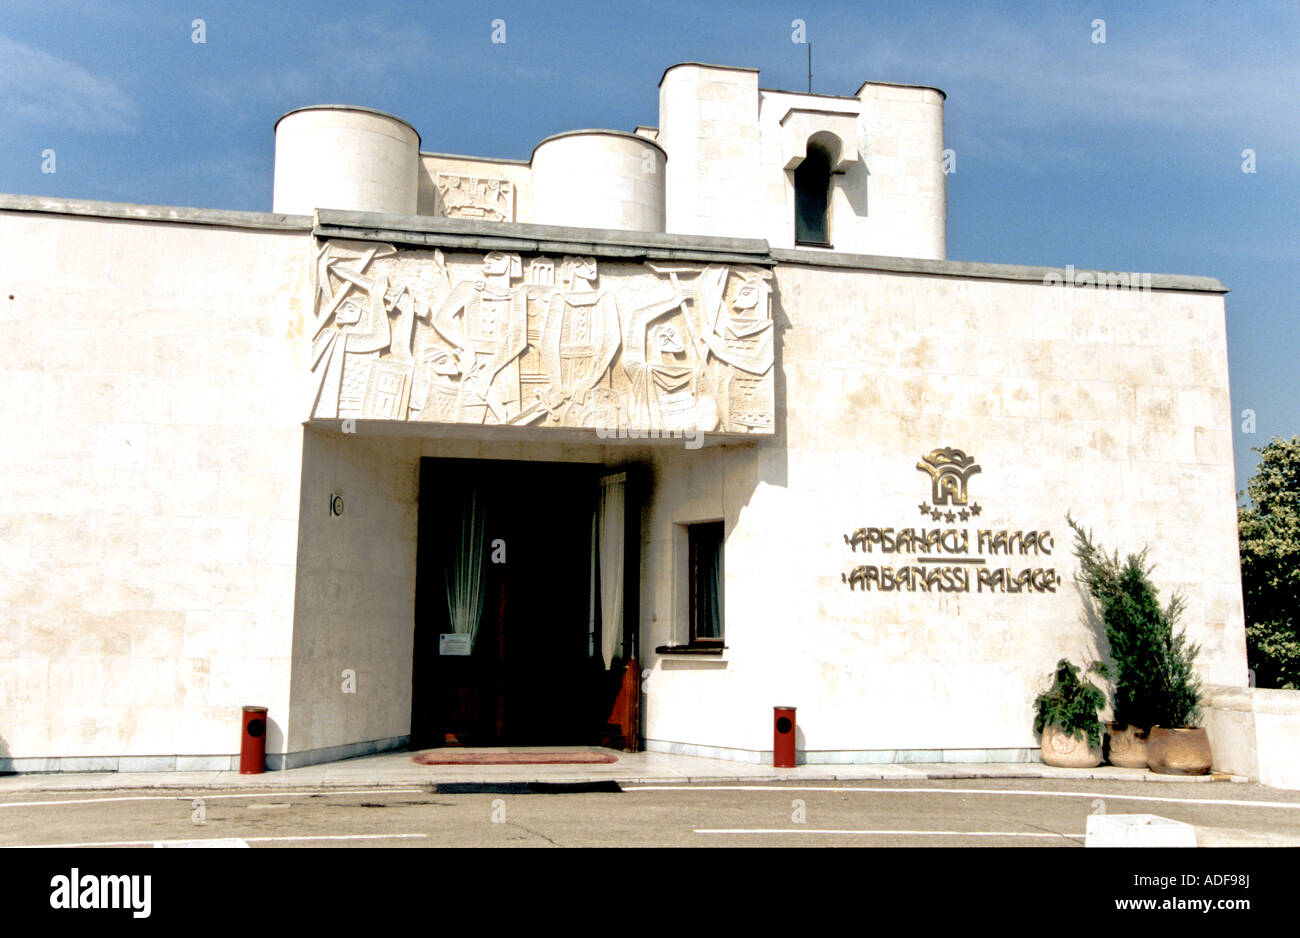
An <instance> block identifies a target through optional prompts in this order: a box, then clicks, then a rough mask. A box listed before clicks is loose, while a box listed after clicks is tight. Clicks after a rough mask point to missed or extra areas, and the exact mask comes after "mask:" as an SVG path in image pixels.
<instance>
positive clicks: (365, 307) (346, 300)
mask: <svg viewBox="0 0 1300 938" xmlns="http://www.w3.org/2000/svg"><path fill="white" fill-rule="evenodd" d="M385 249H386V250H385ZM335 252H337V253H335ZM395 253H396V251H395V250H394V249H393V248H392V247H391V246H389V245H377V246H376V245H366V246H365V247H364V248H363V249H361V250H359V251H358V252H355V253H354V252H351V251H348V250H347V248H346V247H340V246H338V245H335V244H333V243H331V244H327V245H326V246H325V247H324V248H323V249H322V251H321V252H320V254H319V255H318V257H317V271H318V273H317V278H318V279H317V284H316V289H317V305H318V309H321V310H322V311H321V313H320V315H319V316H318V318H317V320H316V327H315V331H314V333H313V335H312V371H318V372H319V373H320V378H319V380H318V382H317V385H316V397H315V400H314V402H313V410H312V413H313V416H316V417H320V418H324V419H333V418H338V417H359V416H362V413H361V405H362V402H363V400H364V399H365V388H366V387H367V385H368V384H369V381H370V370H371V367H372V365H373V363H374V360H375V359H376V358H377V357H378V355H379V353H380V352H381V351H382V350H384V349H387V348H388V347H389V345H390V344H391V343H392V329H391V326H390V323H389V321H388V309H387V308H386V306H385V295H386V293H387V290H388V282H387V280H385V279H384V278H383V277H382V276H381V277H379V278H377V279H371V278H369V277H366V276H365V271H366V269H367V267H369V265H370V263H371V262H372V261H373V260H374V259H375V258H376V257H377V256H386V255H391V254H395ZM347 261H351V262H352V265H351V266H345V262H347ZM331 275H334V276H333V279H332V278H331ZM334 280H340V281H342V282H341V283H340V284H339V285H338V287H337V289H336V288H335V285H334ZM358 289H359V290H360V291H361V294H362V295H361V296H359V295H358V294H357V292H356V291H357V290H358ZM401 416H403V417H405V414H404V413H403V414H402V415H401Z"/></svg>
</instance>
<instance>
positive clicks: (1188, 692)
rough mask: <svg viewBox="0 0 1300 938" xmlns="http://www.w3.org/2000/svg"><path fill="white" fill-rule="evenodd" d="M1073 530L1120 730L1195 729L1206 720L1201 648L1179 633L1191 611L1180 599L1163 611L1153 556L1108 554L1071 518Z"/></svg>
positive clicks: (1080, 578) (1175, 598) (1173, 599)
mask: <svg viewBox="0 0 1300 938" xmlns="http://www.w3.org/2000/svg"><path fill="white" fill-rule="evenodd" d="M1066 521H1068V522H1069V524H1070V527H1071V528H1073V529H1074V555H1075V556H1076V557H1077V558H1078V559H1079V572H1078V574H1077V577H1076V578H1077V580H1078V582H1079V584H1080V585H1081V586H1083V587H1084V588H1085V589H1086V590H1087V591H1088V593H1089V595H1091V596H1092V598H1093V599H1094V600H1096V602H1097V606H1098V611H1099V613H1100V615H1101V619H1102V623H1103V624H1104V625H1105V628H1106V641H1107V642H1108V643H1109V644H1110V658H1111V661H1112V663H1113V664H1114V669H1113V671H1112V672H1110V676H1111V678H1112V680H1113V683H1114V688H1115V693H1114V712H1115V721H1116V722H1117V723H1128V724H1130V725H1133V726H1139V727H1142V728H1144V729H1150V728H1151V727H1153V726H1164V727H1169V728H1177V727H1185V726H1191V725H1192V723H1193V721H1195V719H1196V718H1197V716H1198V715H1199V712H1200V708H1199V704H1200V698H1201V688H1200V681H1199V680H1198V679H1197V677H1196V672H1195V670H1194V669H1193V665H1194V663H1195V661H1196V656H1197V655H1198V654H1199V653H1200V648H1199V647H1198V646H1197V645H1195V644H1191V643H1189V642H1188V641H1187V636H1186V633H1185V632H1184V631H1182V630H1178V631H1175V628H1176V626H1177V624H1178V619H1179V617H1180V616H1181V615H1182V613H1183V609H1184V607H1185V604H1184V601H1183V597H1182V596H1181V595H1179V594H1174V596H1172V597H1171V598H1170V600H1169V603H1168V605H1166V606H1165V607H1164V608H1161V606H1160V600H1159V593H1158V591H1157V590H1156V587H1155V584H1153V583H1152V582H1151V571H1152V569H1153V567H1151V566H1150V565H1149V564H1148V562H1147V550H1146V549H1143V551H1142V552H1141V553H1140V554H1129V555H1128V557H1127V558H1126V559H1125V560H1124V561H1123V562H1121V561H1120V559H1119V552H1118V551H1114V552H1112V553H1110V554H1107V553H1106V552H1105V551H1104V550H1102V549H1101V548H1100V547H1098V546H1097V545H1096V544H1095V543H1094V542H1093V540H1092V533H1091V532H1090V531H1084V529H1083V528H1082V527H1081V526H1080V525H1079V524H1078V523H1077V522H1076V521H1075V520H1074V519H1073V518H1071V517H1070V516H1069V515H1066Z"/></svg>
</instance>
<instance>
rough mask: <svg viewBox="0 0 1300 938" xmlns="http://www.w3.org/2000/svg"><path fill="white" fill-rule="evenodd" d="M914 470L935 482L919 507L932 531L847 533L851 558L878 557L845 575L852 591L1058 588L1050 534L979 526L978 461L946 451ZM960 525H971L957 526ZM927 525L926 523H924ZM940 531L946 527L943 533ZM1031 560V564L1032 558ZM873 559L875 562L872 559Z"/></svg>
mask: <svg viewBox="0 0 1300 938" xmlns="http://www.w3.org/2000/svg"><path fill="white" fill-rule="evenodd" d="M916 468H917V469H918V470H920V471H921V472H923V473H925V474H926V475H927V476H929V478H930V500H929V501H923V502H921V503H920V504H919V505H918V506H917V507H918V509H919V510H920V513H921V515H922V516H923V517H924V518H926V519H928V520H930V521H932V522H935V523H936V524H935V526H934V527H925V526H921V527H898V528H892V527H889V528H886V527H866V528H858V529H857V530H856V531H854V532H853V533H852V534H845V535H844V543H846V544H848V545H849V547H850V548H851V549H852V551H853V552H854V554H857V552H858V551H859V550H861V551H862V552H863V553H864V554H874V553H877V552H878V553H880V554H882V555H884V556H882V557H881V558H880V559H881V560H882V561H886V562H885V563H867V564H859V565H857V566H855V567H854V568H853V569H852V570H850V571H849V572H848V573H841V574H840V581H841V582H843V583H847V584H848V587H849V589H850V590H857V589H858V588H861V589H862V590H863V591H864V592H866V591H871V590H873V589H874V590H878V591H880V592H886V593H888V592H896V591H897V592H902V591H907V592H922V593H930V592H936V593H1055V592H1056V587H1057V585H1058V584H1059V583H1060V582H1061V581H1060V577H1059V576H1058V575H1057V572H1056V568H1055V567H1050V566H1035V565H1033V564H1034V563H1035V562H1037V563H1038V564H1042V563H1045V562H1047V563H1050V562H1051V561H1050V559H1048V560H1046V561H1045V560H1043V559H1042V558H1051V556H1052V551H1053V549H1054V548H1055V546H1056V544H1055V541H1054V540H1053V539H1052V532H1051V531H1042V530H1029V531H1025V530H1015V531H1013V530H1010V529H1005V528H980V527H978V522H974V519H975V518H978V517H979V515H980V513H981V512H982V511H983V509H982V508H981V507H980V504H979V503H978V502H971V501H970V500H969V493H968V483H969V481H970V478H971V476H973V475H976V474H978V473H979V472H980V471H981V470H980V467H979V466H978V465H976V463H975V460H974V458H972V457H970V456H967V455H966V454H965V453H964V452H962V451H961V450H959V449H953V448H951V447H944V448H942V449H936V450H932V451H931V452H930V453H929V454H928V455H926V456H923V457H922V458H921V461H920V462H918V463H917V464H916ZM956 522H974V523H973V525H972V526H962V527H952V526H951V525H953V524H955V523H956ZM922 524H923V525H924V522H923V523H922ZM943 525H949V526H948V527H945V526H943ZM1031 558H1032V559H1031ZM872 559H873V560H874V559H875V558H872Z"/></svg>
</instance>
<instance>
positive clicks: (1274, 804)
mask: <svg viewBox="0 0 1300 938" xmlns="http://www.w3.org/2000/svg"><path fill="white" fill-rule="evenodd" d="M623 791H625V792H633V791H825V792H853V791H861V792H879V793H882V794H926V795H938V794H943V795H1035V796H1038V797H1044V798H1109V799H1111V800H1113V801H1160V802H1168V803H1172V804H1219V805H1229V806H1231V807H1237V808H1282V809H1287V810H1291V811H1300V802H1293V801H1240V800H1237V799H1232V798H1163V797H1160V796H1159V795H1119V794H1116V793H1115V792H1108V791H1037V790H1032V789H1028V790H1017V789H1014V788H877V787H870V788H863V787H855V788H843V787H826V788H821V787H813V786H800V785H626V786H624V787H623Z"/></svg>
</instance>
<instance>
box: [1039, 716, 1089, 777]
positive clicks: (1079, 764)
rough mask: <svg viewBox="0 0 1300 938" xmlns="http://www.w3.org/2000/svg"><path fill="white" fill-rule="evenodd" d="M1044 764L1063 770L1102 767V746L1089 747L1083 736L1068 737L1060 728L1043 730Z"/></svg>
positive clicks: (1051, 727) (1052, 727)
mask: <svg viewBox="0 0 1300 938" xmlns="http://www.w3.org/2000/svg"><path fill="white" fill-rule="evenodd" d="M1039 748H1040V749H1041V750H1042V753H1043V762H1045V763H1046V764H1048V765H1055V766H1058V767H1060V768H1063V769H1091V768H1093V767H1094V766H1098V765H1101V746H1100V745H1098V746H1089V745H1088V740H1087V739H1086V738H1085V737H1083V736H1081V735H1080V736H1067V735H1066V734H1065V732H1064V731H1062V730H1061V728H1060V727H1059V726H1049V727H1046V728H1045V729H1044V730H1043V740H1042V743H1041V744H1040V745H1039Z"/></svg>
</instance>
